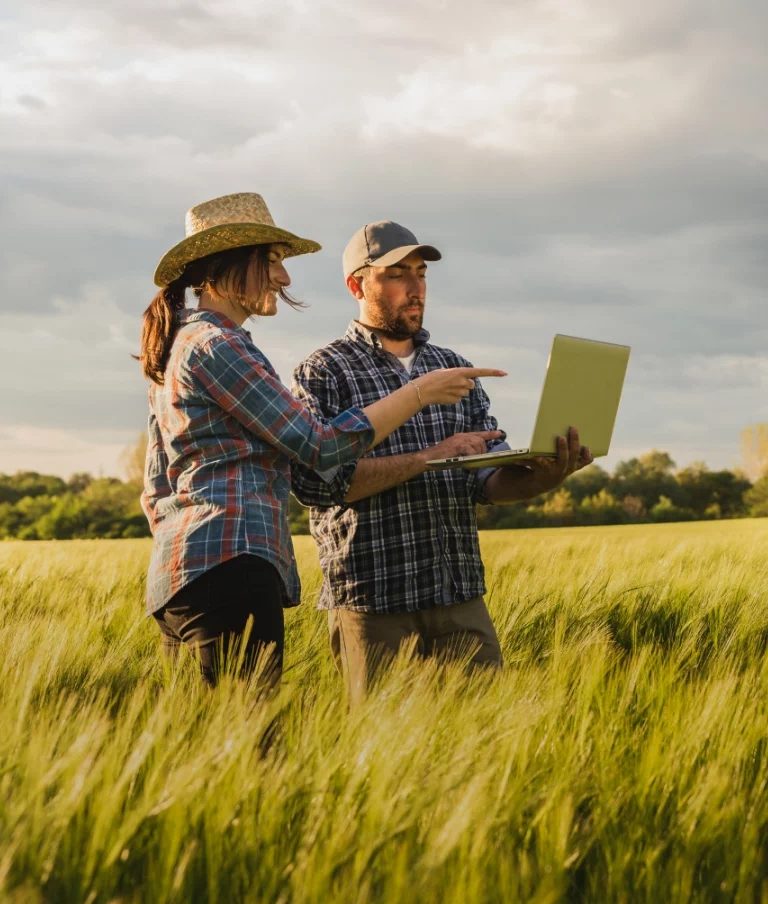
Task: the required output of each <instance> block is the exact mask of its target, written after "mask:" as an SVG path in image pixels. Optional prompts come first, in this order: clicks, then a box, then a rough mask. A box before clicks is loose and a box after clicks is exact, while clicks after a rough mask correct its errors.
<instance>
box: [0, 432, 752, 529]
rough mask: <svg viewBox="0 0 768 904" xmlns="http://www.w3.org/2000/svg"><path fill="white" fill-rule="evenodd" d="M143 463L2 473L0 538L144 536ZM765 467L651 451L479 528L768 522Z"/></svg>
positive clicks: (305, 519)
mask: <svg viewBox="0 0 768 904" xmlns="http://www.w3.org/2000/svg"><path fill="white" fill-rule="evenodd" d="M132 454H133V453H132ZM139 459H140V455H139V454H138V453H136V454H133V460H134V462H135V463H136V467H134V469H133V471H134V473H132V474H131V473H129V478H128V479H127V480H119V479H118V478H116V477H93V476H92V475H90V474H85V473H83V474H75V475H73V476H72V477H70V478H69V480H64V479H62V478H61V477H54V476H51V475H48V474H38V473H37V472H35V471H22V472H19V473H17V474H13V475H6V474H0V539H19V540H68V539H87V538H121V537H125V538H128V537H148V536H149V528H148V526H147V522H146V519H145V517H144V513H143V512H142V510H141V506H140V504H139V496H140V493H141V480H140V479H139V477H138V475H137V474H136V473H135V471H136V469H137V466H138V461H139ZM127 470H128V471H129V472H130V470H131V469H130V468H127ZM764 470H765V471H766V473H764V474H763V476H760V477H758V478H757V479H756V480H755V481H754V482H752V481H751V480H750V479H749V477H747V475H746V473H745V472H742V471H729V470H721V471H710V470H709V469H708V468H707V466H706V465H705V464H704V463H697V464H692V465H689V466H688V467H686V468H681V469H676V468H675V463H674V461H673V460H672V458H671V457H670V456H669V454H668V453H666V452H659V451H656V450H654V451H651V452H648V453H646V454H645V455H641V456H640V457H638V458H631V459H629V460H628V461H622V462H619V464H618V465H617V466H616V468H615V469H614V471H613V473H609V472H608V471H606V470H604V469H603V468H601V467H600V466H599V465H596V464H593V465H590V466H589V467H588V468H585V469H584V470H583V471H579V472H578V473H577V474H574V475H572V476H571V477H570V478H569V479H568V481H567V482H566V483H565V484H564V485H563V486H562V487H560V488H559V489H557V490H553V491H552V492H550V493H546V494H544V495H543V496H539V497H538V498H536V499H533V500H530V501H529V502H525V503H518V504H516V505H502V506H479V507H478V510H477V514H478V524H479V526H480V527H481V528H482V529H494V528H515V527H561V526H567V525H594V524H631V523H635V524H637V523H647V522H662V521H699V520H708V519H711V520H715V519H724V518H745V517H768V469H764ZM290 521H291V527H292V529H293V531H294V533H297V534H301V533H308V530H309V511H308V510H307V509H305V508H303V507H302V506H301V505H300V504H299V503H298V502H297V501H296V500H295V499H293V498H291V508H290Z"/></svg>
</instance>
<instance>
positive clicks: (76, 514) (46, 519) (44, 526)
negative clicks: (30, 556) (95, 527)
mask: <svg viewBox="0 0 768 904" xmlns="http://www.w3.org/2000/svg"><path fill="white" fill-rule="evenodd" d="M88 515H89V512H88V504H87V503H86V502H85V501H84V500H83V499H82V498H79V497H77V496H75V495H73V494H72V493H67V494H65V495H64V496H59V497H58V498H57V499H56V502H55V503H54V505H53V507H52V508H51V509H50V510H49V511H48V512H46V513H45V514H44V515H43V516H42V517H40V518H39V519H38V520H37V521H36V522H35V529H36V533H37V536H38V537H39V538H40V539H41V540H72V539H74V538H77V537H84V536H86V535H87V532H88Z"/></svg>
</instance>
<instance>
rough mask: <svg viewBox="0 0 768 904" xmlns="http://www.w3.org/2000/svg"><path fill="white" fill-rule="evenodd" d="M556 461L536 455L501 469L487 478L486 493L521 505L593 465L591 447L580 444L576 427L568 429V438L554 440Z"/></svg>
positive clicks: (497, 469) (503, 466)
mask: <svg viewBox="0 0 768 904" xmlns="http://www.w3.org/2000/svg"><path fill="white" fill-rule="evenodd" d="M555 445H556V448H557V458H551V457H545V456H541V455H536V456H533V457H531V458H521V459H519V460H518V461H516V462H514V463H511V464H508V465H501V466H500V467H498V468H496V470H495V471H494V472H493V473H492V474H491V476H490V477H489V478H488V484H487V490H486V492H490V493H492V494H493V497H494V499H497V500H504V499H507V500H509V501H510V502H519V501H523V500H525V499H533V497H534V496H538V495H539V494H540V493H546V492H548V491H549V490H554V489H556V488H557V487H559V486H560V485H561V484H562V483H563V482H564V481H565V479H566V478H567V477H569V476H570V475H571V474H573V473H574V472H575V471H580V470H581V469H582V468H586V466H587V465H590V464H592V462H593V461H594V457H593V455H592V453H591V452H590V450H589V447H588V446H582V445H581V443H580V442H579V431H578V430H577V429H576V427H569V428H568V436H567V437H565V436H558V437H557V439H556V440H555Z"/></svg>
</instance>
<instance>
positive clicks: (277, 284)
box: [246, 243, 291, 317]
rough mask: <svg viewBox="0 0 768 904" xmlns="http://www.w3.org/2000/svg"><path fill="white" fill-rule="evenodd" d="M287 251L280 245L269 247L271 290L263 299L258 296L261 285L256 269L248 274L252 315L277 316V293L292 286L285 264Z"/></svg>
mask: <svg viewBox="0 0 768 904" xmlns="http://www.w3.org/2000/svg"><path fill="white" fill-rule="evenodd" d="M287 250H288V249H287V247H286V246H285V245H281V244H280V243H275V244H273V245H270V246H269V249H268V251H267V264H268V268H269V288H268V289H267V291H266V293H265V294H263V295H262V297H261V298H259V297H257V295H256V293H257V289H258V284H259V278H258V274H257V272H256V267H255V266H254V267H252V268H251V269H250V270H249V272H248V281H247V283H246V295H247V297H248V299H249V302H250V304H249V305H248V307H249V309H250V310H251V313H252V314H253V315H255V316H257V317H273V316H274V315H275V314H277V293H278V292H279V291H280V289H287V288H288V286H290V284H291V277H290V276H288V271H287V270H286V269H285V265H284V264H283V259H284V258H285V252H286V251H287ZM254 263H255V262H254Z"/></svg>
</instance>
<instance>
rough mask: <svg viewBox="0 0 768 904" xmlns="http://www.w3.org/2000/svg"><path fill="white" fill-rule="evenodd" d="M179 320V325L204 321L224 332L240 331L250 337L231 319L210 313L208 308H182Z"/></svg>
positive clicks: (217, 313) (223, 315)
mask: <svg viewBox="0 0 768 904" xmlns="http://www.w3.org/2000/svg"><path fill="white" fill-rule="evenodd" d="M179 320H180V321H181V323H196V322H197V321H198V320H206V321H207V322H208V323H212V324H214V325H215V326H220V327H221V328H222V329H224V330H236V331H237V330H240V331H242V332H243V333H245V335H246V336H248V337H250V335H251V334H250V333H249V332H248V330H246V329H245V328H244V327H242V326H238V325H237V324H236V323H235V321H234V320H232V318H231V317H227V315H226V314H220V313H219V312H218V311H212V310H211V309H210V308H184V309H183V310H182V311H180V312H179Z"/></svg>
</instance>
